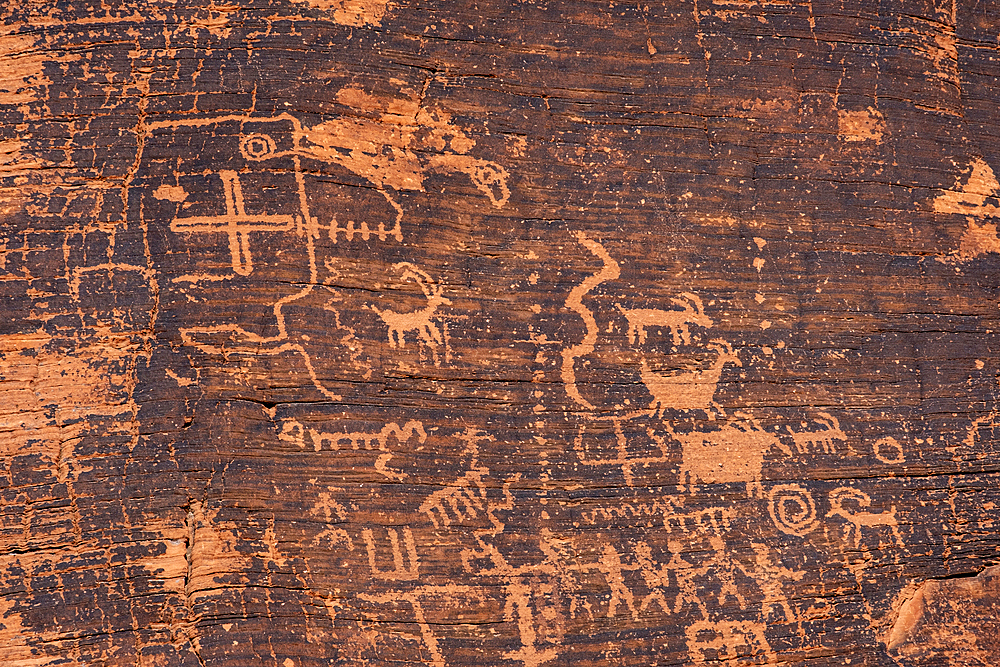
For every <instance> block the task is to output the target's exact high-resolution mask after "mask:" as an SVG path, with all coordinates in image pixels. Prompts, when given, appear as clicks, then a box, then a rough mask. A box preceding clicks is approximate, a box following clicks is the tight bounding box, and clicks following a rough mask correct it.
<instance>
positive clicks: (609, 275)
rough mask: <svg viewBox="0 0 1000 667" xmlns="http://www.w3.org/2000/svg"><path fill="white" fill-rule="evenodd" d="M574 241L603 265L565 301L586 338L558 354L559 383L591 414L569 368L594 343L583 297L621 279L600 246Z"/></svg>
mask: <svg viewBox="0 0 1000 667" xmlns="http://www.w3.org/2000/svg"><path fill="white" fill-rule="evenodd" d="M576 238H577V240H578V241H580V243H581V244H583V246H584V247H585V248H587V250H589V251H590V252H591V253H593V254H594V255H595V256H596V257H597V258H598V259H600V260H601V261H602V262H604V268H603V269H601V270H600V271H598V272H597V273H595V274H594V275H592V276H590V277H589V278H587V279H586V280H584V281H583V282H582V283H580V284H579V285H577V286H576V287H574V288H573V289H572V290H571V291H570V293H569V296H567V297H566V307H567V308H569V309H570V310H572V311H574V312H576V313H577V314H578V315H579V316H580V317H581V318H582V319H583V323H584V324H585V325H586V326H587V335H585V336H584V337H583V340H582V341H580V342H579V343H577V344H576V345H573V346H571V347H567V348H565V349H564V350H563V351H562V358H563V363H562V380H563V384H565V385H566V393H567V394H569V395H570V397H571V398H572V399H573V400H574V401H576V402H577V403H579V404H580V405H582V406H583V407H585V408H587V409H588V410H593V409H594V406H593V405H592V404H591V403H590V401H588V400H587V399H585V398H584V397H583V396H581V395H580V391H579V390H578V389H577V388H576V370H575V369H574V367H573V366H574V363H575V361H576V358H577V357H582V356H583V355H585V354H590V353H591V352H593V351H594V343H596V342H597V320H595V319H594V314H593V313H591V312H590V310H589V309H588V308H587V307H586V306H585V305H583V297H584V296H586V295H587V294H588V293H589V292H590V290H592V289H594V288H595V287H597V286H598V285H600V284H601V283H603V282H604V281H606V280H614V279H615V278H617V277H618V276H619V275H621V270H620V267H619V266H618V262H616V261H615V260H614V259H612V257H611V255H609V254H608V253H607V251H606V250H605V249H604V246H602V245H601V244H600V243H598V242H597V241H591V240H590V239H589V238H587V235H586V234H585V233H583V232H576Z"/></svg>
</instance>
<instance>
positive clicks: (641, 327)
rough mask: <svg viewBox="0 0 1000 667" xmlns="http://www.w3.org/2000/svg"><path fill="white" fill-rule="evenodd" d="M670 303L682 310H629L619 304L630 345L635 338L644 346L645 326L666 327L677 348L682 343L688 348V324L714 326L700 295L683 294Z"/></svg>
mask: <svg viewBox="0 0 1000 667" xmlns="http://www.w3.org/2000/svg"><path fill="white" fill-rule="evenodd" d="M670 301H671V303H673V304H675V305H677V306H680V308H681V309H680V310H661V309H659V308H635V309H628V308H622V306H621V305H620V304H616V305H617V307H618V310H620V311H621V312H622V314H623V315H624V316H625V319H626V320H628V342H629V343H631V344H635V342H636V339H638V341H639V345H642V344H644V343H645V342H646V327H665V328H667V329H669V330H670V334H671V336H672V337H673V341H674V345H680V344H681V343H684V344H685V345H687V344H689V343H690V342H691V331H690V329H688V325H690V324H696V325H698V326H700V327H704V328H706V329H708V328H709V327H711V326H712V324H714V323H713V322H712V319H711V318H710V317H708V316H707V315H705V307H704V305H703V304H702V302H701V299H700V298H698V296H697V295H695V294H691V293H690V292H683V293H682V294H681V295H680V297H675V298H673V299H671V300H670Z"/></svg>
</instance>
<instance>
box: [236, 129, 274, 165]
mask: <svg viewBox="0 0 1000 667" xmlns="http://www.w3.org/2000/svg"><path fill="white" fill-rule="evenodd" d="M276 150H277V149H276V148H275V146H274V139H272V138H271V137H270V136H268V135H266V134H250V135H247V136H245V137H243V140H242V141H240V153H242V154H243V157H245V158H246V159H248V160H263V159H264V158H267V157H270V156H271V155H274V153H275V151H276Z"/></svg>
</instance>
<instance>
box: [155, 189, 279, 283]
mask: <svg viewBox="0 0 1000 667" xmlns="http://www.w3.org/2000/svg"><path fill="white" fill-rule="evenodd" d="M219 176H220V177H221V178H222V186H223V190H224V191H225V193H226V213H225V215H198V216H191V217H187V218H181V217H177V218H174V221H173V222H172V223H170V230H171V231H174V232H195V233H224V234H227V235H228V236H229V251H230V253H231V254H232V259H233V270H234V271H235V272H236V273H238V274H240V275H241V276H249V275H250V274H251V273H252V272H253V257H252V256H251V254H250V238H249V234H250V233H251V232H283V231H288V230H290V229H292V226H293V225H295V224H296V220H295V218H294V217H293V216H291V215H263V214H247V212H246V209H245V207H244V204H243V187H242V186H241V185H240V175H239V174H238V173H236V172H235V171H230V170H222V171H220V172H219Z"/></svg>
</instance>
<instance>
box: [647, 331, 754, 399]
mask: <svg viewBox="0 0 1000 667" xmlns="http://www.w3.org/2000/svg"><path fill="white" fill-rule="evenodd" d="M707 347H708V349H710V350H714V351H715V353H716V358H715V361H714V362H712V365H711V366H710V367H709V368H707V369H701V370H695V371H689V372H686V373H677V374H675V375H660V374H659V373H655V372H653V371H652V370H651V369H650V368H649V364H648V363H647V362H646V360H645V359H643V360H642V361H641V362H640V367H641V375H642V382H643V384H645V385H646V389H648V390H649V393H650V394H652V395H653V401H652V402H651V403H650V404H649V409H650V410H651V413H652V414H653V415H655V416H658V417H662V416H663V411H664V410H667V409H671V410H704V411H705V412H706V413H707V414H708V418H709V419H715V414H714V413H713V412H712V410H713V409H714V410H716V411H718V412H720V413H722V414H723V415H725V413H724V412H723V410H722V408H721V407H720V406H719V405H718V404H716V403H715V401H714V400H713V398H714V396H715V392H716V389H717V388H718V386H719V379H720V378H721V377H722V369H723V368H725V367H726V366H727V365H728V364H732V365H734V366H742V365H743V362H741V361H740V358H739V355H737V354H736V353H735V352H733V346H732V345H730V344H729V343H728V342H726V341H724V340H722V339H721V338H716V339H715V340H713V341H711V342H710V343H709V344H708V346H707Z"/></svg>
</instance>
